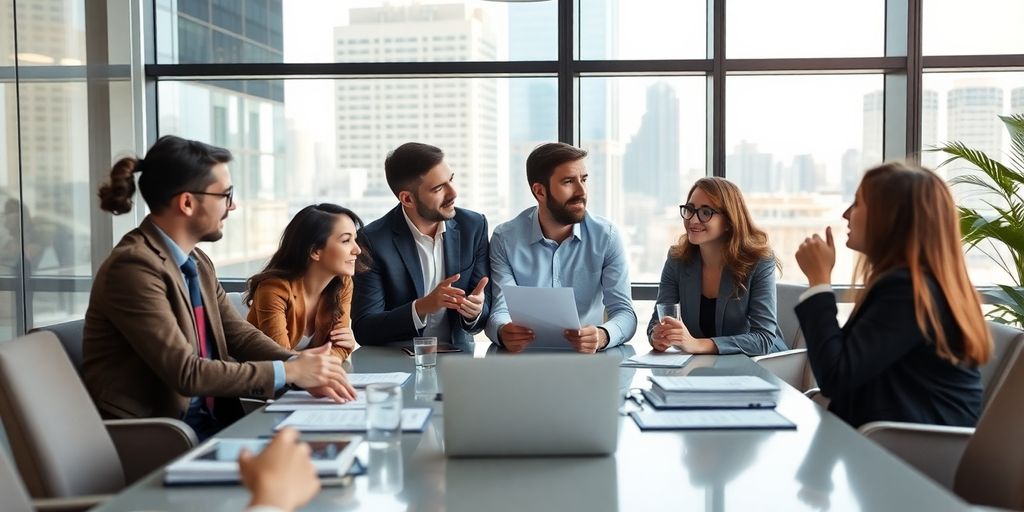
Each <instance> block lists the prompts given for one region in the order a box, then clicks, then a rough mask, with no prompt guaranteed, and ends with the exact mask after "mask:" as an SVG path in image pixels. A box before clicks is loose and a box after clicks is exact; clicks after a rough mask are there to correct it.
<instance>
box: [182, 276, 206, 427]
mask: <svg viewBox="0 0 1024 512" xmlns="http://www.w3.org/2000/svg"><path fill="white" fill-rule="evenodd" d="M181 271H182V273H184V274H185V283H186V284H187V285H188V295H189V300H190V301H191V303H192V315H193V316H194V317H195V320H196V329H197V331H198V334H199V355H200V356H201V357H202V358H203V359H211V356H210V347H208V346H207V344H206V311H205V309H204V308H203V292H202V291H201V290H200V288H199V270H198V269H197V268H196V262H195V261H192V258H189V259H187V260H185V263H182V264H181ZM204 401H205V402H206V409H207V410H209V411H210V412H211V413H212V412H213V397H212V396H208V397H205V398H204Z"/></svg>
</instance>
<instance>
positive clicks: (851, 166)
mask: <svg viewBox="0 0 1024 512" xmlns="http://www.w3.org/2000/svg"><path fill="white" fill-rule="evenodd" d="M842 165H843V170H842V184H841V185H840V187H839V191H840V192H841V193H842V195H843V200H846V201H851V200H853V197H854V195H856V193H857V185H859V184H860V177H861V175H862V174H864V169H863V168H862V167H861V156H860V151H858V150H856V149H852V148H851V149H847V150H846V151H845V152H843V164H842Z"/></svg>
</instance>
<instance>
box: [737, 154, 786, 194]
mask: <svg viewBox="0 0 1024 512" xmlns="http://www.w3.org/2000/svg"><path fill="white" fill-rule="evenodd" d="M725 168H726V171H725V172H726V173H727V174H728V175H729V177H730V179H731V180H733V181H734V182H736V184H737V185H739V186H740V188H742V189H743V190H744V192H745V193H769V192H776V191H777V185H778V179H777V176H776V174H777V173H776V171H775V169H774V168H773V165H772V155H771V154H770V153H761V152H760V151H758V150H757V144H754V143H751V142H747V141H740V143H739V144H737V145H736V147H735V148H734V149H733V150H732V153H729V154H728V155H726V157H725Z"/></svg>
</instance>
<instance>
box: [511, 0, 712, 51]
mask: <svg viewBox="0 0 1024 512" xmlns="http://www.w3.org/2000/svg"><path fill="white" fill-rule="evenodd" d="M547 3H548V4H549V5H550V6H551V7H549V8H548V10H549V11H550V12H551V15H552V16H553V15H554V12H555V3H556V2H547ZM577 3H578V13H579V52H578V54H579V56H580V58H581V59H583V60H614V59H703V58H705V57H706V54H707V51H706V47H707V21H706V20H707V15H706V13H707V2H680V1H678V0H640V1H633V2H620V1H618V0H577ZM514 36H515V35H514V34H513V37H514Z"/></svg>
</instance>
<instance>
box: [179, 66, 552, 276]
mask: <svg viewBox="0 0 1024 512" xmlns="http://www.w3.org/2000/svg"><path fill="white" fill-rule="evenodd" d="M227 84H228V85H230V87H225V83H224V82H218V81H204V82H170V81H168V82H161V83H160V87H159V94H160V97H161V101H160V127H161V131H162V132H163V133H175V134H178V135H181V136H183V137H189V138H196V139H200V140H205V141H209V142H211V143H213V144H217V145H221V146H225V147H227V148H228V149H230V150H231V151H232V152H233V153H234V155H235V162H234V163H233V164H232V165H231V166H230V167H231V169H232V181H233V183H234V186H235V191H236V197H237V198H238V209H237V210H236V211H234V212H232V214H231V217H230V219H229V221H228V222H229V224H228V227H227V228H226V229H225V237H224V240H222V241H221V242H218V243H216V244H209V246H208V247H205V248H204V250H206V251H208V252H209V254H211V256H212V257H213V258H214V261H215V263H216V264H217V267H218V274H219V275H220V276H221V277H243V278H244V277H248V276H250V275H252V274H253V273H255V272H257V271H259V270H260V269H261V268H262V266H263V265H264V264H265V263H266V260H267V258H268V257H269V256H270V255H271V254H272V253H273V251H274V250H275V249H276V248H277V244H278V240H279V237H280V234H281V231H282V230H283V229H284V226H285V224H286V223H287V222H288V220H289V219H290V218H291V216H292V215H293V214H294V213H295V212H297V211H298V210H299V209H301V208H302V207H304V206H306V205H308V204H311V203H316V202H333V203H340V204H342V205H344V206H346V207H349V208H351V209H352V210H353V211H355V212H356V213H357V214H358V215H359V216H360V217H362V218H363V220H364V221H366V222H370V221H373V220H375V219H377V218H379V217H381V216H383V215H384V214H385V213H387V212H388V211H389V210H390V209H392V208H393V207H394V206H395V205H396V204H397V199H396V198H395V196H394V194H393V193H392V192H391V190H390V189H389V188H388V185H387V182H386V180H385V176H384V158H385V157H386V156H387V154H388V152H389V151H391V150H392V149H394V148H396V147H398V146H399V145H401V144H402V143H404V142H409V141H417V142H424V143H428V144H433V145H436V146H438V147H440V148H441V149H442V150H444V151H445V154H446V161H447V162H448V164H449V165H450V166H451V168H452V171H453V172H454V173H455V187H456V190H457V191H458V194H459V199H458V200H457V203H456V204H457V205H459V206H461V207H464V208H469V209H471V210H475V211H478V212H481V213H483V214H484V215H486V216H487V219H488V221H489V222H490V224H491V227H492V228H493V227H494V225H496V224H498V223H500V222H504V221H505V220H508V219H509V218H511V217H512V215H513V213H514V212H518V211H519V210H520V209H522V208H523V207H525V206H526V205H527V204H532V199H530V196H529V189H528V187H527V185H526V178H525V176H526V172H525V160H526V155H527V154H528V153H529V151H530V150H531V149H532V148H533V147H534V146H536V145H537V144H539V143H541V142H546V141H552V140H555V139H556V138H557V133H556V123H557V111H556V107H555V105H556V101H555V80H554V79H553V78H539V77H532V78H436V79H433V78H431V79H401V80H394V79H349V80H285V81H244V82H228V83H227ZM239 86H240V87H239ZM257 86H261V87H257ZM275 87H276V88H281V89H283V92H284V96H283V101H280V100H277V99H274V98H267V97H261V96H258V95H254V94H251V93H240V92H238V91H239V90H246V91H252V90H254V89H259V88H264V89H273V88H275ZM506 192H509V193H506Z"/></svg>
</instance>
